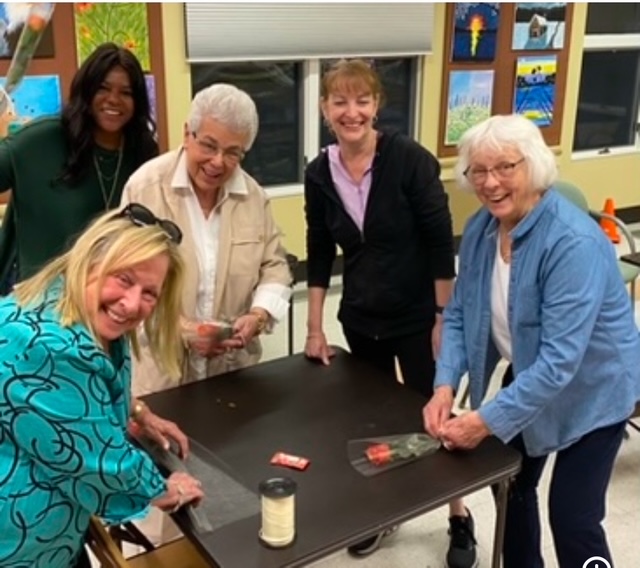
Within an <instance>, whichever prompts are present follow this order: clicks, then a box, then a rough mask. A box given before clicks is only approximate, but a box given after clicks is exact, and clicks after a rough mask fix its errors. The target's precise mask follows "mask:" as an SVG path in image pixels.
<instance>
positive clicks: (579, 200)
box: [553, 181, 589, 213]
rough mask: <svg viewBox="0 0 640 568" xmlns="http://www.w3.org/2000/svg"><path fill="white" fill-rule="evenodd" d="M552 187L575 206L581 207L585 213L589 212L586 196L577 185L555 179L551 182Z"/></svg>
mask: <svg viewBox="0 0 640 568" xmlns="http://www.w3.org/2000/svg"><path fill="white" fill-rule="evenodd" d="M553 188H554V189H555V190H556V191H557V192H558V193H559V194H560V195H562V196H563V197H564V198H565V199H568V200H569V201H571V203H573V204H574V205H575V206H576V207H578V208H579V209H582V210H583V211H584V212H585V213H589V203H587V198H586V197H585V196H584V193H582V191H581V190H580V189H579V188H578V187H577V186H575V185H573V184H572V183H571V182H568V181H557V182H555V183H554V184H553Z"/></svg>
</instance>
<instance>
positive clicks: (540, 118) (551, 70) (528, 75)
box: [513, 55, 558, 126]
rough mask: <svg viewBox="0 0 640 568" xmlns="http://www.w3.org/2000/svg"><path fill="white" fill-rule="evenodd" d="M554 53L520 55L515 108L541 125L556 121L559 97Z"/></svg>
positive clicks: (517, 69)
mask: <svg viewBox="0 0 640 568" xmlns="http://www.w3.org/2000/svg"><path fill="white" fill-rule="evenodd" d="M557 67H558V58H557V56H555V55H539V56H532V57H518V62H517V67H516V85H515V93H514V97H513V112H514V113H516V114H522V115H523V116H526V117H527V118H529V119H530V120H532V121H533V122H535V123H536V124H537V125H538V126H549V125H550V124H551V123H552V122H553V112H554V107H555V100H556V70H557Z"/></svg>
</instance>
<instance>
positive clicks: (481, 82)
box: [445, 69, 493, 146]
mask: <svg viewBox="0 0 640 568" xmlns="http://www.w3.org/2000/svg"><path fill="white" fill-rule="evenodd" d="M492 100H493V71H492V70H490V69H487V70H482V71H480V70H478V71H475V70H474V71H451V72H450V73H449V99H448V104H447V124H446V133H445V144H446V145H448V146H449V145H454V144H456V143H457V142H458V141H459V140H460V138H461V137H462V135H463V134H464V133H465V132H466V131H467V130H468V129H469V128H471V127H472V126H474V125H475V124H478V123H479V122H482V121H483V120H485V119H487V118H489V117H490V116H491V103H492Z"/></svg>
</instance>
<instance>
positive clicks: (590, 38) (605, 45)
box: [571, 8, 640, 160]
mask: <svg viewBox="0 0 640 568" xmlns="http://www.w3.org/2000/svg"><path fill="white" fill-rule="evenodd" d="M587 9H588V8H587ZM611 49H620V50H632V49H633V50H638V51H640V33H634V34H588V35H585V36H584V46H583V52H587V51H605V50H611ZM636 88H637V89H640V86H638V87H636ZM579 100H580V93H578V104H579ZM636 124H640V103H639V104H638V108H637V115H636ZM574 136H575V132H574ZM638 152H640V135H639V132H638V129H637V128H636V134H635V144H628V145H626V146H615V147H613V148H598V149H593V150H576V151H574V152H572V154H571V159H573V160H591V159H594V158H609V157H611V156H621V155H626V154H637V153H638Z"/></svg>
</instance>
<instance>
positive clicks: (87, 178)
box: [0, 118, 135, 280]
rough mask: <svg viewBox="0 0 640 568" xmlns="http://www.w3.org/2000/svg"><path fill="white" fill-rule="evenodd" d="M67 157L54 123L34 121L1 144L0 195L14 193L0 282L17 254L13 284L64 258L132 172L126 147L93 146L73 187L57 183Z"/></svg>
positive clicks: (0, 233)
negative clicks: (7, 192) (55, 260)
mask: <svg viewBox="0 0 640 568" xmlns="http://www.w3.org/2000/svg"><path fill="white" fill-rule="evenodd" d="M67 152H68V146H67V142H66V140H65V137H64V133H63V130H62V123H61V121H60V119H59V118H44V119H40V120H36V121H33V122H31V123H29V124H28V125H26V126H24V127H23V128H22V129H21V130H20V131H18V132H17V133H16V134H14V135H12V136H9V137H8V138H5V139H4V140H2V141H0V193H1V192H3V191H6V190H9V189H11V190H12V191H13V193H12V197H11V203H10V205H9V207H8V208H7V212H6V215H5V218H4V221H3V226H2V228H1V229H0V280H1V279H2V278H4V277H6V276H7V274H8V272H9V270H10V268H11V265H12V264H13V262H14V260H15V258H16V255H17V261H18V280H22V279H24V278H27V277H29V276H31V275H33V274H34V273H35V272H37V270H39V269H40V268H41V267H42V266H43V265H44V264H46V263H47V262H48V261H49V260H51V259H53V258H55V257H56V256H58V255H60V254H61V253H63V252H64V251H65V250H66V249H67V248H68V247H69V246H70V245H71V244H72V243H73V242H74V240H75V238H76V237H77V236H78V235H79V233H80V232H81V231H82V230H83V229H84V228H85V227H86V226H87V224H88V223H89V222H90V221H91V220H92V219H93V218H94V217H95V216H97V215H99V214H101V213H103V212H104V211H106V210H107V209H110V208H113V207H117V206H118V205H119V203H120V197H121V195H122V188H123V186H124V184H125V183H126V181H127V180H128V179H129V176H130V175H131V174H132V173H133V171H134V169H135V164H134V156H133V155H132V153H131V152H127V148H126V146H125V148H124V150H123V151H122V152H121V153H120V152H119V151H118V150H114V151H110V150H106V149H102V148H99V147H97V148H96V150H95V152H94V157H93V159H92V163H91V164H90V165H89V167H88V169H87V172H86V174H85V175H84V176H83V177H82V178H81V179H80V180H79V181H78V183H76V184H74V185H69V184H68V183H64V182H61V181H60V180H59V177H60V174H61V173H62V170H63V166H64V163H65V161H66V158H67ZM120 154H121V155H120ZM98 172H100V174H99V173H98Z"/></svg>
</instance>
